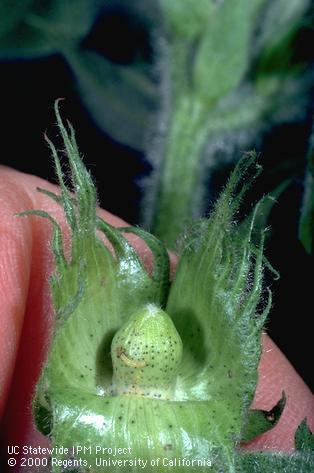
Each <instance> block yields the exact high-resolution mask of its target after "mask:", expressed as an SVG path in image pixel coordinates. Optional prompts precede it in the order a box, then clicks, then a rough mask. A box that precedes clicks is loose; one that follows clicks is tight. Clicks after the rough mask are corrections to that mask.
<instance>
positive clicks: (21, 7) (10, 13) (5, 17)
mask: <svg viewBox="0 0 314 473" xmlns="http://www.w3.org/2000/svg"><path fill="white" fill-rule="evenodd" d="M34 2H35V0H17V1H15V2H12V1H11V0H2V1H1V2H0V18H1V22H0V38H1V37H2V36H5V35H6V34H8V33H9V32H10V31H11V30H12V29H14V28H16V27H17V26H18V25H19V24H20V22H21V21H22V20H23V18H24V17H25V15H26V13H27V11H28V10H29V9H30V8H31V7H32V5H33V4H34Z"/></svg>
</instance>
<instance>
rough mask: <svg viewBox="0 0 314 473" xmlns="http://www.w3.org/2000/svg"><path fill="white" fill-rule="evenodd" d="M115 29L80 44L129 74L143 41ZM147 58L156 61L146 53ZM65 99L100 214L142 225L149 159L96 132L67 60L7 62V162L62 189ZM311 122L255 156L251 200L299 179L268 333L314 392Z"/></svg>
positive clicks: (215, 185) (290, 201)
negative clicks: (60, 120) (303, 234)
mask: <svg viewBox="0 0 314 473" xmlns="http://www.w3.org/2000/svg"><path fill="white" fill-rule="evenodd" d="M107 15H108V12H107ZM109 19H110V21H108V20H106V21H104V20H103V19H102V22H103V23H102V25H103V26H104V25H105V26H106V28H103V29H102V28H101V27H99V20H98V23H97V24H95V27H94V31H92V33H91V34H90V38H89V41H88V42H85V43H84V44H83V43H82V47H88V48H91V49H96V50H98V52H99V53H100V54H103V55H105V56H106V57H107V58H109V59H111V60H112V61H113V62H117V63H121V64H123V63H125V64H127V63H128V62H131V61H132V60H133V58H134V56H135V55H136V51H137V49H138V48H139V42H140V41H143V37H142V36H141V34H138V32H136V31H135V30H134V27H133V25H132V24H131V23H128V21H127V19H126V18H125V17H124V16H123V15H119V12H118V14H117V12H115V14H114V15H113V16H112V14H111V17H109ZM110 25H111V27H110ZM303 36H304V37H302V35H301V37H300V42H299V46H298V47H299V54H301V55H302V54H312V55H313V51H312V52H310V53H308V52H307V45H308V44H314V43H313V39H314V35H313V33H311V32H309V31H306V32H303ZM144 40H145V38H144ZM146 40H147V38H146ZM104 44H105V45H106V47H104V46H103V45H104ZM140 47H141V48H143V45H141V46H140ZM147 51H148V55H149V54H151V52H150V50H149V46H147ZM58 97H64V98H65V99H66V100H65V101H64V102H62V114H63V116H64V117H68V118H69V119H70V121H71V122H72V124H73V126H74V128H75V130H76V133H77V137H78V142H79V147H80V149H81V152H82V154H83V155H84V157H85V159H84V160H85V163H86V165H87V166H88V168H89V169H90V170H91V172H92V174H93V176H94V178H95V182H96V184H97V186H98V190H99V202H100V205H101V206H102V207H104V208H105V209H107V210H109V211H110V212H112V213H114V214H117V215H118V216H120V217H122V218H123V219H125V220H127V221H128V222H130V223H132V224H136V223H138V221H139V203H140V200H141V197H142V188H141V179H142V178H143V177H144V176H147V175H149V173H150V171H151V165H150V164H149V163H148V162H147V160H146V159H145V153H144V152H142V151H139V150H136V149H132V148H131V147H128V146H124V145H122V144H120V143H118V142H116V141H114V140H113V139H112V138H111V137H110V136H109V135H106V134H105V133H104V132H103V131H101V130H100V129H99V128H98V127H97V125H96V124H95V123H94V122H93V120H92V118H91V116H90V115H89V112H88V111H87V109H86V107H85V106H84V104H83V103H82V101H81V99H80V96H79V94H78V91H77V89H76V86H75V78H74V76H73V74H72V72H71V70H70V68H69V67H68V65H67V64H66V62H65V61H64V59H63V58H62V56H61V55H58V54H55V55H51V56H48V57H44V58H39V59H27V60H26V59H24V60H21V59H15V60H14V59H6V60H1V61H0V103H1V123H2V124H1V159H0V162H1V163H2V164H5V165H7V166H11V167H13V168H15V169H18V170H20V171H23V172H27V173H31V174H35V175H37V176H41V177H43V178H45V179H48V180H50V181H52V182H55V181H56V180H55V177H54V171H53V166H52V160H51V158H50V153H49V150H48V147H47V145H46V143H45V141H44V137H43V134H44V132H45V131H47V133H48V135H49V136H50V138H52V139H54V137H55V135H56V133H57V130H56V127H55V117H54V112H53V104H54V100H55V99H56V98H58ZM312 112H313V110H312V105H311V103H310V104H309V106H308V110H307V113H306V117H305V118H304V119H302V120H297V121H295V122H292V123H289V124H284V125H282V126H276V127H275V128H273V129H272V130H271V131H268V132H265V134H264V135H263V136H262V139H261V140H260V141H259V144H258V148H257V149H258V151H260V152H261V158H260V161H261V163H262V164H263V167H264V173H263V175H262V176H261V177H260V178H259V180H258V182H257V184H256V186H255V187H254V190H253V191H252V192H251V193H250V196H249V198H250V199H251V198H252V199H253V198H258V197H260V196H261V195H263V194H264V193H265V192H268V191H270V190H271V189H273V187H274V186H275V185H277V184H278V173H277V174H276V177H274V172H273V171H274V168H276V169H279V175H280V176H281V177H282V178H285V177H290V178H292V180H291V182H290V184H289V186H288V187H287V189H286V190H285V191H284V192H283V194H282V195H281V197H280V199H279V204H278V205H276V206H275V208H274V210H273V211H272V213H271V217H270V225H271V232H270V237H269V240H268V243H267V256H268V258H269V259H270V261H271V263H272V265H273V266H274V267H275V268H276V269H277V270H278V271H279V273H280V275H281V278H280V280H279V281H277V282H274V283H273V284H272V287H273V292H274V307H273V310H272V312H271V315H270V318H269V321H268V323H267V330H268V333H269V334H270V336H271V337H272V338H273V339H274V341H275V342H276V343H277V344H278V345H279V347H280V348H281V349H282V351H283V352H284V353H285V354H286V355H287V357H288V358H289V359H290V361H291V362H292V364H293V365H294V366H295V368H296V369H297V371H298V372H299V373H300V374H301V376H302V377H303V378H304V379H305V381H306V382H307V383H308V384H310V385H311V386H314V384H313V379H312V376H313V363H312V361H313V350H312V346H313V329H312V320H311V319H312V318H313V280H314V274H313V261H312V259H311V258H310V257H309V256H308V255H307V254H306V252H305V250H304V249H303V247H302V245H301V244H300V242H299V240H298V237H297V232H298V219H299V212H300V204H301V199H302V194H303V176H304V170H305V164H306V160H305V156H306V150H307V147H308V142H309V134H310V130H311V126H312V123H311V116H312ZM231 167H232V166H230V165H224V166H220V167H217V169H216V170H214V172H213V175H212V177H211V192H210V194H209V201H210V202H212V201H213V199H214V198H215V196H216V195H217V193H218V192H219V189H220V188H221V185H223V183H224V182H225V180H226V178H227V175H228V173H229V171H230V169H231Z"/></svg>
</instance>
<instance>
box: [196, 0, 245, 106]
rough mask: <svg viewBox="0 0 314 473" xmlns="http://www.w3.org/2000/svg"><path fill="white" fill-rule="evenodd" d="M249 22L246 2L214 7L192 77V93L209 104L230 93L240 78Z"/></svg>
mask: <svg viewBox="0 0 314 473" xmlns="http://www.w3.org/2000/svg"><path fill="white" fill-rule="evenodd" d="M251 3H252V2H251ZM253 3H254V2H253ZM251 19H252V18H251V7H250V2H248V0H238V1H237V2H224V3H222V4H219V5H218V6H216V8H215V9H214V10H213V12H212V14H211V15H210V17H209V21H208V23H207V25H205V26H206V30H205V31H204V33H203V37H202V39H201V41H200V44H199V47H198V50H197V54H196V57H195V62H194V68H193V69H194V71H193V77H194V82H195V90H196V93H197V94H200V96H201V97H202V98H204V99H206V100H207V101H208V103H209V104H211V103H212V102H213V101H215V100H217V99H219V98H221V97H223V96H224V95H226V94H227V93H229V92H230V91H231V90H233V89H234V88H235V87H236V86H237V85H238V84H239V82H240V80H241V79H242V77H243V74H244V72H245V70H246V68H247V64H248V51H249V44H250V42H249V38H250V34H251V30H252V25H251ZM222 31H224V34H222Z"/></svg>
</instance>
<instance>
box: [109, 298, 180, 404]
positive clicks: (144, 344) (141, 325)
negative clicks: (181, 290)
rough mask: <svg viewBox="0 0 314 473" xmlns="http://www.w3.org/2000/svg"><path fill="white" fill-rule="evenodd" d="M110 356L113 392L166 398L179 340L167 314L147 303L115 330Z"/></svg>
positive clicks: (174, 372) (172, 383) (172, 382)
mask: <svg viewBox="0 0 314 473" xmlns="http://www.w3.org/2000/svg"><path fill="white" fill-rule="evenodd" d="M111 357H112V364H113V392H114V394H117V395H121V394H135V395H138V396H146V397H152V398H161V399H170V398H171V394H172V392H173V390H174V387H175V383H176V378H177V372H178V367H179V365H180V362H181V358H182V341H181V338H180V335H179V334H178V332H177V330H176V328H175V326H174V324H173V322H172V320H171V319H170V317H169V316H168V314H166V312H164V311H163V310H162V309H160V308H159V307H157V306H156V305H154V304H147V305H146V306H144V307H143V308H142V309H141V310H139V311H138V312H136V313H135V314H134V315H133V316H132V317H130V319H129V320H128V321H127V322H126V323H125V324H124V325H123V326H122V327H121V328H120V330H118V332H117V333H116V335H115V336H114V338H113V341H112V346H111Z"/></svg>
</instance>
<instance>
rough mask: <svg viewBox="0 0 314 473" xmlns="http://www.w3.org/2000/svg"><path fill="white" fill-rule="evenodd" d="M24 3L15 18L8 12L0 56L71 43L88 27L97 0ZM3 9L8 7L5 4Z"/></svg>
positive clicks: (28, 54)
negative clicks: (8, 16)
mask: <svg viewBox="0 0 314 473" xmlns="http://www.w3.org/2000/svg"><path fill="white" fill-rule="evenodd" d="M6 3H7V2H5V4H6ZM8 3H9V2H8ZM12 3H13V2H11V4H12ZM18 3H21V2H18ZM22 3H23V2H22ZM24 3H25V5H24ZM24 3H23V8H22V9H21V11H20V12H19V15H17V14H16V15H15V18H13V16H12V15H11V28H8V27H6V28H5V29H4V33H6V34H2V36H1V37H0V57H4V58H12V57H17V58H21V57H23V58H24V57H26V58H28V57H30V58H31V57H34V56H38V55H46V54H52V53H54V52H60V51H62V50H64V49H66V48H69V47H73V43H76V42H78V41H80V40H81V39H82V38H83V37H84V36H85V35H86V34H87V32H88V31H89V29H90V28H91V26H92V23H93V20H94V17H95V13H96V10H97V5H98V3H99V2H97V1H96V0H92V1H90V0H67V1H63V0H43V1H40V2H39V1H37V2H36V1H35V2H34V1H30V0H26V2H24ZM0 5H1V4H0ZM15 5H16V3H15ZM26 5H27V6H28V8H26ZM1 8H4V7H3V6H2V5H1V6H0V13H1ZM6 9H7V10H8V11H9V10H10V9H9V8H8V7H7V6H6ZM11 10H13V11H14V9H11ZM11 10H10V11H11ZM3 15H4V13H3ZM3 15H1V17H2V18H3ZM13 20H14V21H13Z"/></svg>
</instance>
